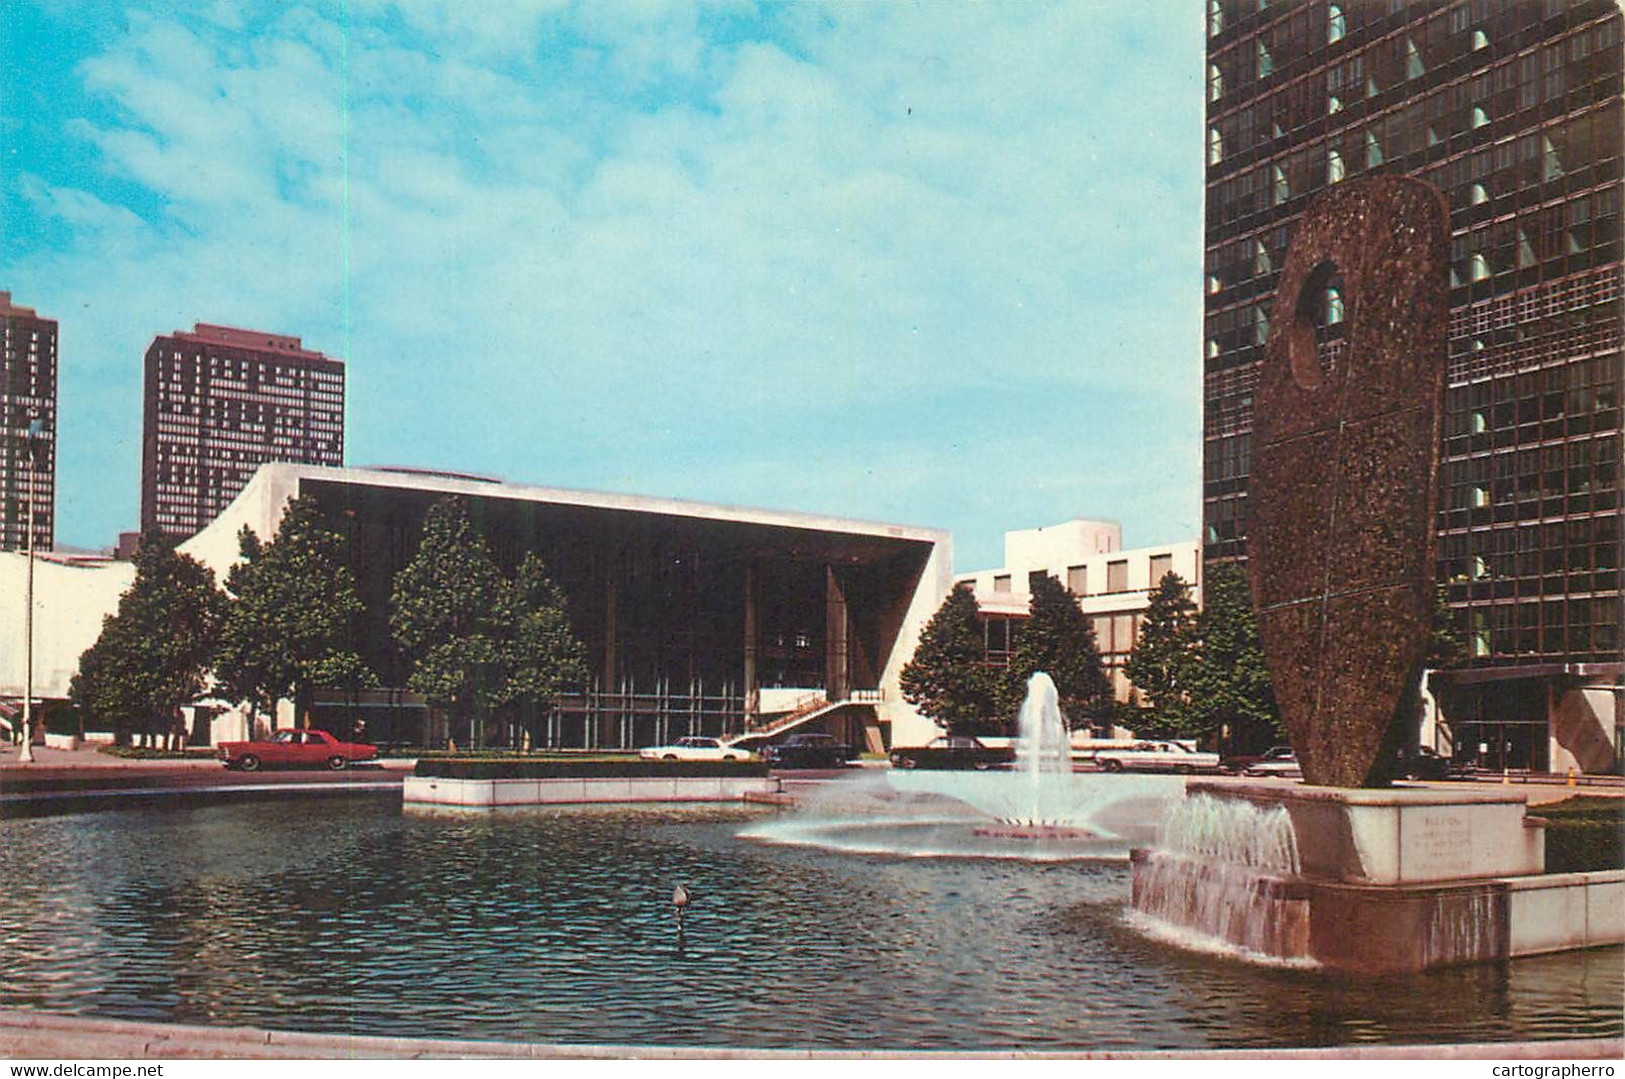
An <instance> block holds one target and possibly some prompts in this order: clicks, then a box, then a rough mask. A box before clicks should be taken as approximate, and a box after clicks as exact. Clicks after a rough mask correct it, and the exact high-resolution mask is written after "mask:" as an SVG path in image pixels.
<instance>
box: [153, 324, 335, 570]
mask: <svg viewBox="0 0 1625 1079" xmlns="http://www.w3.org/2000/svg"><path fill="white" fill-rule="evenodd" d="M145 398H146V400H145V407H144V409H143V422H142V435H141V527H142V529H143V530H145V529H147V528H149V527H153V526H156V527H157V528H158V529H159V530H160V531H162V532H164V533H165V534H167V535H170V536H174V537H175V538H177V539H185V538H186V537H188V536H191V535H192V534H193V533H195V532H197V531H198V530H199V529H201V528H203V526H205V525H207V524H208V523H209V522H210V521H212V520H214V518H215V517H216V516H217V515H218V514H219V513H220V511H221V510H223V509H225V507H226V506H227V505H228V504H229V503H230V502H231V500H232V499H233V498H235V497H237V494H238V492H239V491H241V490H242V489H243V488H244V487H245V486H247V484H248V481H249V479H250V478H252V477H253V475H254V472H255V470H256V469H258V468H259V466H260V465H262V464H265V463H266V462H267V461H280V462H287V463H291V464H316V465H334V466H340V465H343V464H344V364H343V362H342V361H340V360H336V359H332V358H330V357H328V356H324V355H322V354H321V353H320V352H311V351H309V350H307V349H305V348H303V347H302V346H301V345H300V343H299V338H297V337H288V336H286V335H283V334H274V333H262V332H260V331H257V330H240V329H234V328H232V327H229V326H211V325H208V324H206V323H201V322H200V323H198V324H197V325H196V327H194V328H193V330H192V332H190V333H186V332H184V331H181V330H177V331H175V332H174V333H172V334H169V335H168V336H164V337H156V338H154V339H153V342H152V344H151V345H150V346H148V348H147V357H146V393H145Z"/></svg>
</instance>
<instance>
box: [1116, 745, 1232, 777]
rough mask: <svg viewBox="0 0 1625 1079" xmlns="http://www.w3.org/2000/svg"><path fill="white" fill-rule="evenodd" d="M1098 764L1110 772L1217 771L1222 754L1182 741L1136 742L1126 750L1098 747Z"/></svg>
mask: <svg viewBox="0 0 1625 1079" xmlns="http://www.w3.org/2000/svg"><path fill="white" fill-rule="evenodd" d="M1094 760H1095V764H1096V765H1097V766H1099V767H1100V768H1101V769H1102V770H1103V771H1107V772H1180V773H1189V772H1217V771H1219V770H1220V769H1219V755H1218V754H1217V753H1207V752H1203V751H1201V750H1196V749H1192V748H1191V747H1190V746H1187V745H1183V744H1181V743H1179V742H1135V743H1134V744H1133V745H1132V746H1129V747H1128V748H1126V749H1097V750H1096V751H1095V753H1094Z"/></svg>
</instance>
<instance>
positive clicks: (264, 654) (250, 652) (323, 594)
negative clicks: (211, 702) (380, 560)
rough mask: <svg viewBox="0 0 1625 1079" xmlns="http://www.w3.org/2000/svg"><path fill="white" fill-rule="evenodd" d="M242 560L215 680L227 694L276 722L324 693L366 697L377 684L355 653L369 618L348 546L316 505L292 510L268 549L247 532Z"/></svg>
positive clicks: (232, 575) (299, 503)
mask: <svg viewBox="0 0 1625 1079" xmlns="http://www.w3.org/2000/svg"><path fill="white" fill-rule="evenodd" d="M239 544H240V550H241V553H242V559H241V561H239V562H238V563H237V564H236V565H234V566H232V568H231V570H230V572H228V573H227V574H226V590H227V591H228V592H229V593H230V594H231V602H230V603H229V605H228V606H227V609H226V616H225V619H224V622H223V624H222V625H221V629H220V646H219V648H218V650H217V652H216V657H215V676H216V678H217V679H218V681H219V684H220V690H221V693H222V695H223V696H226V697H227V698H228V699H231V700H236V701H242V702H245V703H246V704H247V705H248V707H249V710H250V715H251V716H252V715H254V714H263V715H265V716H266V717H268V718H269V719H270V720H271V721H272V722H273V724H274V722H275V718H276V705H277V702H278V701H281V700H284V699H287V698H289V697H292V698H294V699H295V700H296V701H297V702H299V704H300V705H301V706H305V705H308V701H309V697H310V691H311V690H312V689H313V688H314V687H317V686H325V687H330V688H338V689H358V688H363V687H366V686H370V685H376V684H377V677H376V676H375V675H374V674H373V673H372V671H371V670H369V669H368V668H367V666H366V664H365V663H364V662H363V661H362V659H361V656H360V654H359V653H358V652H357V651H356V649H355V648H354V642H355V640H356V637H357V629H356V627H357V623H358V621H359V619H360V617H361V614H362V604H361V598H360V596H359V595H357V593H356V585H355V576H354V574H352V573H351V572H350V567H349V566H348V565H346V564H345V561H344V541H343V537H341V536H340V535H339V534H338V533H337V532H335V531H334V530H333V529H331V528H329V527H328V526H327V524H326V522H325V521H324V520H323V518H322V512H321V509H320V508H319V507H318V506H317V504H316V500H315V499H314V498H311V497H309V496H301V497H299V498H296V499H293V500H291V501H290V502H289V503H288V507H287V511H286V512H285V513H284V514H283V516H282V523H281V524H280V525H279V526H278V527H277V532H276V536H275V537H274V538H273V539H272V540H271V542H270V543H262V542H261V541H260V539H259V537H258V536H256V535H255V534H254V533H253V531H251V530H250V529H248V528H246V527H245V528H244V529H243V530H242V533H241V534H240V536H239Z"/></svg>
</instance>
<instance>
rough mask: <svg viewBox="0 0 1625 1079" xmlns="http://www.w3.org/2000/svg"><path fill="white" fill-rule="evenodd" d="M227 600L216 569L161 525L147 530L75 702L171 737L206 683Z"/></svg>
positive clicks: (77, 682) (145, 732)
mask: <svg viewBox="0 0 1625 1079" xmlns="http://www.w3.org/2000/svg"><path fill="white" fill-rule="evenodd" d="M224 606H225V601H224V597H222V596H221V594H220V592H219V591H218V590H217V589H216V588H215V583H214V574H213V573H211V572H210V571H209V569H208V568H207V567H206V566H204V565H202V564H201V563H199V562H197V561H196V560H195V559H193V558H191V557H189V556H187V555H183V554H179V553H177V552H176V551H175V548H174V545H173V544H172V543H171V542H170V541H169V540H168V539H167V538H166V537H165V536H164V535H163V534H162V533H160V532H158V531H157V530H156V529H149V530H147V531H146V532H144V533H143V534H142V536H141V543H140V546H139V547H138V548H137V550H136V556H135V580H134V581H133V582H132V583H131V585H130V587H129V589H128V590H127V591H125V593H124V595H123V596H121V597H120V598H119V604H118V610H117V611H116V612H115V613H113V614H111V615H108V616H107V617H106V618H105V619H104V620H103V621H102V632H101V635H100V636H99V637H98V638H97V640H96V643H95V644H93V645H91V647H90V648H89V649H88V650H87V651H86V652H85V653H84V655H82V656H81V657H80V665H79V671H78V674H77V675H76V677H75V678H74V680H73V682H72V683H71V684H70V687H69V696H70V698H71V699H72V700H73V702H74V704H75V705H76V706H78V707H80V708H82V709H84V710H85V711H87V712H89V713H90V714H92V715H95V716H97V717H98V718H101V719H105V720H110V721H111V722H112V723H113V725H114V730H115V732H118V733H120V734H121V735H122V737H123V739H124V740H126V741H127V740H128V736H129V734H130V733H134V734H137V735H139V736H140V737H141V739H142V741H143V742H148V741H158V740H162V741H164V742H166V743H167V742H168V741H169V740H170V739H171V737H172V736H173V735H174V734H175V733H176V731H177V726H178V722H179V716H180V708H181V706H182V705H184V704H188V703H190V702H192V701H195V700H197V698H198V697H199V696H201V695H202V693H203V690H204V687H205V686H206V684H207V677H208V671H209V666H210V663H211V661H212V659H213V655H214V646H215V642H216V637H217V635H218V632H219V627H220V622H221V619H222V617H223V615H224Z"/></svg>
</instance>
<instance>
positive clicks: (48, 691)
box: [0, 551, 135, 700]
mask: <svg viewBox="0 0 1625 1079" xmlns="http://www.w3.org/2000/svg"><path fill="white" fill-rule="evenodd" d="M27 580H28V556H27V555H25V554H23V553H21V552H18V551H4V552H0V696H4V697H17V698H21V697H22V695H23V686H24V684H25V682H26V679H27V674H26V671H25V670H24V662H23V657H24V653H25V651H26V649H25V647H24V643H25V642H24V638H25V635H26V632H27V631H26V625H25V622H26V616H27V604H26V601H25V596H26V595H27V591H28V586H27ZM134 580H135V567H134V566H133V565H132V564H131V563H129V562H103V563H97V564H93V565H73V564H64V563H61V562H56V561H52V560H51V559H49V558H45V557H38V556H36V557H35V559H34V699H35V700H39V699H41V698H62V697H66V696H67V695H68V683H69V682H70V681H71V680H72V678H73V676H74V674H76V673H77V672H78V670H79V657H80V656H81V655H83V654H84V651H85V649H87V648H89V647H90V646H91V645H93V644H95V643H96V638H97V637H99V636H100V635H101V632H102V619H103V618H105V617H106V616H107V615H110V614H112V613H113V612H114V611H116V610H118V601H119V597H120V596H122V595H123V594H124V592H125V590H126V589H128V588H129V587H130V582H132V581H134Z"/></svg>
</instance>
